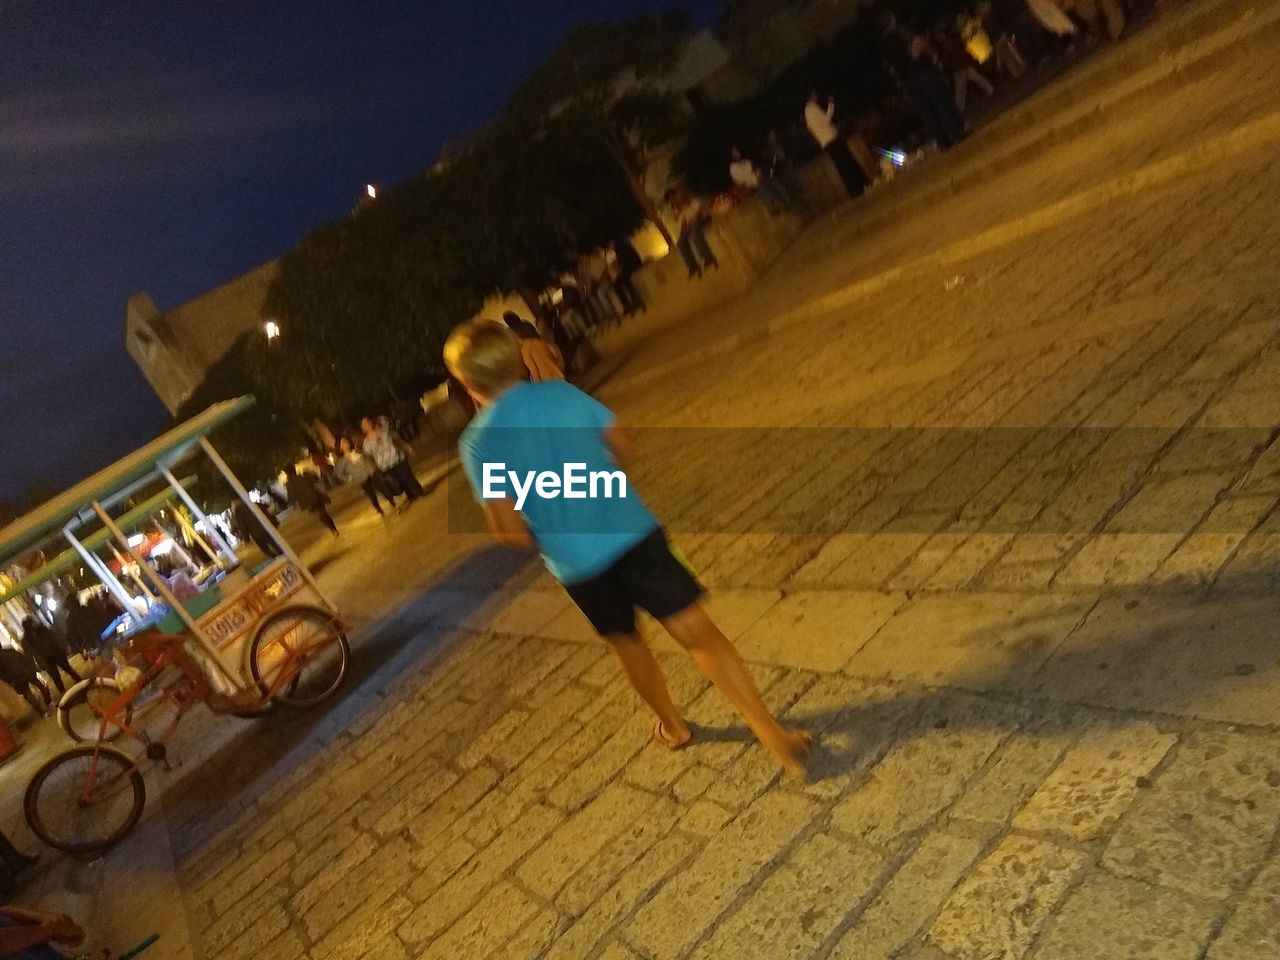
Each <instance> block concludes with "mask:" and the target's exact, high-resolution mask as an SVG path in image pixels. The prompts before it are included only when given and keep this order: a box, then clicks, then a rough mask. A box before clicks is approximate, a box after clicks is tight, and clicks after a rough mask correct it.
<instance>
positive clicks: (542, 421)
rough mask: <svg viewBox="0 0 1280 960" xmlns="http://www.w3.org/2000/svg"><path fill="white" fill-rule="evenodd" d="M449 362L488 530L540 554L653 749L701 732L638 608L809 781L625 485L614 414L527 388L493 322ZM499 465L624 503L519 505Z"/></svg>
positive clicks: (464, 329) (470, 335)
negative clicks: (607, 487)
mask: <svg viewBox="0 0 1280 960" xmlns="http://www.w3.org/2000/svg"><path fill="white" fill-rule="evenodd" d="M444 360H445V366H447V367H448V368H449V371H450V373H452V374H453V375H454V376H455V377H456V378H457V379H458V380H459V381H461V382H462V384H463V385H464V386H465V387H466V388H467V390H468V391H469V392H470V393H471V395H472V396H473V397H474V398H475V401H476V403H477V405H478V406H479V407H480V412H479V413H477V414H476V417H475V419H473V420H472V421H471V423H470V424H469V425H468V426H467V428H466V429H465V430H464V431H463V433H462V437H461V438H460V440H459V442H458V453H459V457H460V459H461V460H462V466H463V469H464V470H465V472H466V475H467V479H468V481H469V482H470V484H471V487H472V489H473V490H474V491H475V494H476V498H477V499H478V500H479V501H480V505H481V508H482V509H483V511H484V516H485V521H486V522H487V524H488V526H489V530H490V531H491V532H492V534H493V536H494V538H495V539H496V540H497V541H498V542H499V543H501V544H502V545H503V546H508V547H513V548H517V549H525V548H530V547H535V546H536V548H537V549H538V550H539V552H540V553H541V554H542V558H543V560H544V562H545V563H546V566H547V569H548V571H549V572H550V573H551V575H552V576H553V577H555V578H556V579H557V580H558V581H559V582H560V583H561V584H562V585H564V588H565V591H566V592H567V593H568V594H569V598H570V599H571V600H572V601H573V602H574V603H575V604H576V605H577V606H578V608H579V609H580V610H581V611H582V613H583V615H584V616H585V617H586V618H587V620H588V621H589V622H590V623H591V625H592V627H593V628H594V629H595V631H596V632H597V633H599V634H600V635H601V636H602V637H603V638H604V639H605V640H606V641H607V642H608V643H609V645H610V646H611V647H612V648H613V651H614V653H615V654H616V655H617V657H618V662H619V665H620V666H621V668H622V670H623V672H624V673H625V674H626V677H627V679H628V680H629V681H630V683H631V685H632V687H633V688H634V689H635V691H636V693H637V694H639V696H640V697H641V699H643V700H644V701H645V703H646V704H648V706H649V707H650V709H652V710H653V713H654V715H655V723H654V727H653V737H654V740H655V741H657V742H658V743H659V744H661V745H662V746H665V747H667V748H669V749H672V750H678V749H680V748H681V747H683V746H685V745H686V744H688V743H689V741H690V740H691V739H692V737H693V733H692V731H691V730H690V729H689V726H688V724H687V723H686V722H685V720H684V718H683V717H682V716H681V714H680V711H679V709H678V708H677V707H676V706H675V704H674V703H673V702H672V700H671V694H670V692H669V691H668V689H667V682H666V678H665V677H664V675H663V672H662V667H661V666H660V665H659V664H658V661H657V660H656V659H655V658H654V656H653V653H652V652H651V651H650V650H649V648H648V647H647V646H646V645H645V643H644V641H643V640H641V638H640V634H639V632H638V631H637V629H636V608H637V607H639V608H641V609H643V610H645V611H647V612H648V613H649V614H650V615H652V616H653V617H654V618H656V619H657V620H658V621H659V622H660V623H661V624H662V626H663V627H664V628H665V629H666V631H667V632H668V633H669V634H670V635H671V636H672V637H673V638H674V639H675V640H676V641H677V642H678V643H679V644H680V645H681V646H683V647H684V648H685V650H687V651H688V653H689V655H690V656H691V657H692V659H693V661H694V663H695V664H696V665H697V667H698V668H699V669H700V670H701V671H702V673H703V674H704V675H705V676H706V677H707V678H708V679H709V680H710V681H711V682H712V683H713V684H715V686H716V689H717V690H719V692H720V693H721V694H722V695H723V696H724V697H725V699H726V700H728V701H729V702H730V703H731V704H732V705H733V706H734V707H735V708H736V709H737V711H738V712H739V714H741V716H742V717H743V719H744V720H745V721H746V723H747V725H748V726H749V727H750V728H751V731H752V733H754V734H755V735H756V737H757V739H758V740H759V741H760V743H761V744H762V745H763V746H764V747H765V748H766V749H767V750H768V751H769V753H770V754H772V755H773V757H774V758H775V759H776V760H777V761H778V762H779V763H780V764H781V765H782V766H783V768H784V769H785V770H786V771H787V772H788V773H790V774H792V775H801V774H803V772H804V755H805V753H806V752H807V751H808V750H809V746H810V744H811V743H812V739H811V738H810V736H809V734H808V733H806V732H804V731H802V730H792V729H787V728H785V727H783V726H782V725H781V724H780V723H778V721H777V719H776V718H775V717H774V715H773V714H772V713H771V712H770V710H769V708H768V706H767V705H766V704H765V702H764V700H763V699H762V698H761V696H760V692H759V690H758V688H757V687H756V685H755V682H754V681H753V680H752V678H751V674H750V673H749V672H748V670H747V667H746V665H745V664H744V663H743V661H742V657H741V656H740V655H739V654H738V651H737V650H736V649H734V646H733V644H732V643H730V642H729V640H728V638H727V637H725V635H724V634H723V633H722V632H721V631H720V628H719V627H717V626H716V624H715V622H714V621H712V619H711V618H710V617H709V616H707V614H706V612H705V611H704V610H703V609H702V607H701V606H700V605H699V599H700V598H701V596H702V592H703V591H702V587H701V585H700V584H699V583H698V581H697V580H696V579H695V578H694V576H693V574H692V573H690V572H689V570H688V569H687V567H686V566H685V565H684V564H683V563H681V561H680V560H679V559H678V558H677V557H676V555H675V554H674V553H673V552H672V549H671V546H670V544H669V543H668V542H667V538H666V534H665V532H664V531H663V529H662V526H661V525H660V524H659V522H658V520H657V518H656V517H655V516H654V515H653V513H652V512H650V510H649V508H648V507H647V506H646V505H645V504H644V502H643V501H642V500H641V499H640V498H639V497H638V496H636V495H635V494H634V492H633V491H632V489H631V487H630V485H629V484H628V483H627V482H626V479H627V478H626V474H625V473H624V470H625V467H626V462H625V461H626V459H627V453H628V451H629V444H628V442H627V439H626V437H625V435H624V434H623V433H622V431H621V430H620V429H619V427H618V425H617V423H616V422H615V419H614V415H613V413H612V412H611V411H609V410H608V409H606V408H605V407H603V406H601V405H600V404H599V403H598V402H597V401H595V400H593V399H592V398H591V397H589V396H588V395H587V394H585V393H583V392H582V391H581V390H579V389H577V388H576V387H573V386H571V385H570V384H567V383H525V382H523V379H524V378H523V364H522V363H521V361H520V345H519V343H518V342H517V340H516V338H515V336H514V335H513V334H512V333H511V331H510V330H507V329H506V328H505V327H503V326H502V325H501V324H498V323H494V322H492V321H485V320H473V321H470V322H468V323H465V324H463V325H462V326H461V327H459V328H457V329H456V330H454V332H453V333H452V334H450V336H449V339H448V340H447V341H446V342H445V348H444ZM497 463H504V464H507V465H508V466H507V467H504V468H503V469H508V468H509V469H511V470H512V475H520V476H525V475H527V476H533V475H535V474H536V473H541V472H542V471H547V470H551V471H554V472H556V473H559V472H561V471H566V470H567V466H566V465H569V464H573V465H583V469H585V470H586V471H588V472H594V475H596V476H599V475H602V474H607V475H608V476H611V477H616V478H621V480H622V484H621V487H620V489H621V495H620V496H604V497H599V496H583V497H580V498H578V497H560V496H554V497H551V496H546V495H544V494H543V493H541V488H539V492H538V494H537V495H536V496H530V497H528V498H527V500H524V501H523V505H522V506H521V507H517V506H516V505H515V503H513V501H512V500H511V499H510V498H509V497H506V496H504V495H503V493H502V492H501V491H499V492H497V495H496V496H495V494H494V492H493V491H492V490H491V488H490V483H489V477H490V470H489V467H490V465H492V464H497ZM544 475H545V474H544ZM615 489H617V486H616V484H615ZM557 491H558V488H557Z"/></svg>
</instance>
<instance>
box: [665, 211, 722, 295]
mask: <svg viewBox="0 0 1280 960" xmlns="http://www.w3.org/2000/svg"><path fill="white" fill-rule="evenodd" d="M667 201H668V203H670V204H671V205H672V206H673V207H675V209H676V212H677V215H678V216H679V218H680V239H679V240H677V241H676V250H677V251H679V253H680V257H681V259H682V260H684V265H685V266H686V267H687V268H688V270H689V279H690V280H692V279H694V278H695V277H701V276H702V271H703V270H705V269H706V268H707V267H711V268H713V269H719V267H720V261H719V260H717V259H716V255H715V254H714V253H713V252H712V250H711V245H710V244H709V243H707V234H706V224H707V221H709V220H710V219H711V218H710V216H709V215H708V214H707V208H706V205H705V204H704V203H703V202H702V198H701V197H698V196H697V195H695V194H694V193H693V192H692V191H691V190H681V189H673V190H670V191H668V193H667Z"/></svg>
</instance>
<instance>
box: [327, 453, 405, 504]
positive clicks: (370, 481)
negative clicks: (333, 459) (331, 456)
mask: <svg viewBox="0 0 1280 960" xmlns="http://www.w3.org/2000/svg"><path fill="white" fill-rule="evenodd" d="M333 469H334V473H335V474H337V477H338V480H339V482H341V483H349V484H351V485H352V486H356V487H359V488H360V489H361V490H362V491H364V495H365V496H366V497H368V498H369V502H370V503H371V504H373V509H374V510H376V511H377V513H378V516H380V517H382V516H385V515H386V514H384V513H383V512H382V498H383V497H385V498H386V500H387V503H388V504H390V505H391V506H392V507H394V506H395V505H396V501H395V498H393V497H391V496H388V495H387V493H386V492H385V491H383V490H381V489H380V488H379V487H378V477H377V471H376V470H375V469H374V468H373V464H372V463H370V462H369V459H368V458H367V457H365V456H363V455H362V454H361V453H360V451H359V450H357V449H356V448H355V447H353V446H352V445H351V441H350V440H349V439H348V438H346V437H343V438H342V439H341V440H339V441H338V462H337V464H336V465H335V466H334V468H333Z"/></svg>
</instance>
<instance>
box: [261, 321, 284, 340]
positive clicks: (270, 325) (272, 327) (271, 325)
mask: <svg viewBox="0 0 1280 960" xmlns="http://www.w3.org/2000/svg"><path fill="white" fill-rule="evenodd" d="M262 332H263V333H265V334H266V335H267V342H268V343H270V342H271V341H272V340H274V339H276V337H278V336H280V324H278V323H276V322H275V321H274V320H268V321H267V322H266V323H264V324H263V325H262Z"/></svg>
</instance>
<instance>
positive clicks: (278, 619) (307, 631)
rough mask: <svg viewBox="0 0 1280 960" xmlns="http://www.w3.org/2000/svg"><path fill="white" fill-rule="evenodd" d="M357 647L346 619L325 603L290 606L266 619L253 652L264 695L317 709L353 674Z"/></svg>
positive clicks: (252, 664) (257, 680)
mask: <svg viewBox="0 0 1280 960" xmlns="http://www.w3.org/2000/svg"><path fill="white" fill-rule="evenodd" d="M350 659H351V648H350V646H349V645H348V644H347V635H346V633H345V632H343V629H342V624H341V622H340V621H339V620H338V619H337V618H336V617H335V616H334V615H333V614H332V613H330V612H329V611H328V610H322V609H320V608H319V607H302V606H299V607H285V608H284V609H283V610H277V611H276V612H275V613H273V614H271V615H270V616H268V617H267V618H266V619H265V620H263V621H262V625H261V626H260V627H258V632H257V633H256V634H254V637H253V646H252V647H251V648H250V650H249V669H250V671H251V672H252V674H253V680H254V682H255V683H256V684H258V686H259V687H260V688H261V689H262V693H263V696H268V697H271V698H272V699H273V700H275V701H278V702H279V703H283V704H285V705H286V706H290V707H311V706H315V705H316V704H317V703H319V702H320V701H322V700H324V699H325V698H327V697H329V696H331V695H332V694H333V693H334V692H335V691H336V690H337V689H338V687H340V686H341V685H342V681H343V680H344V679H345V678H346V676H347V665H348V663H349V661H350Z"/></svg>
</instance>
